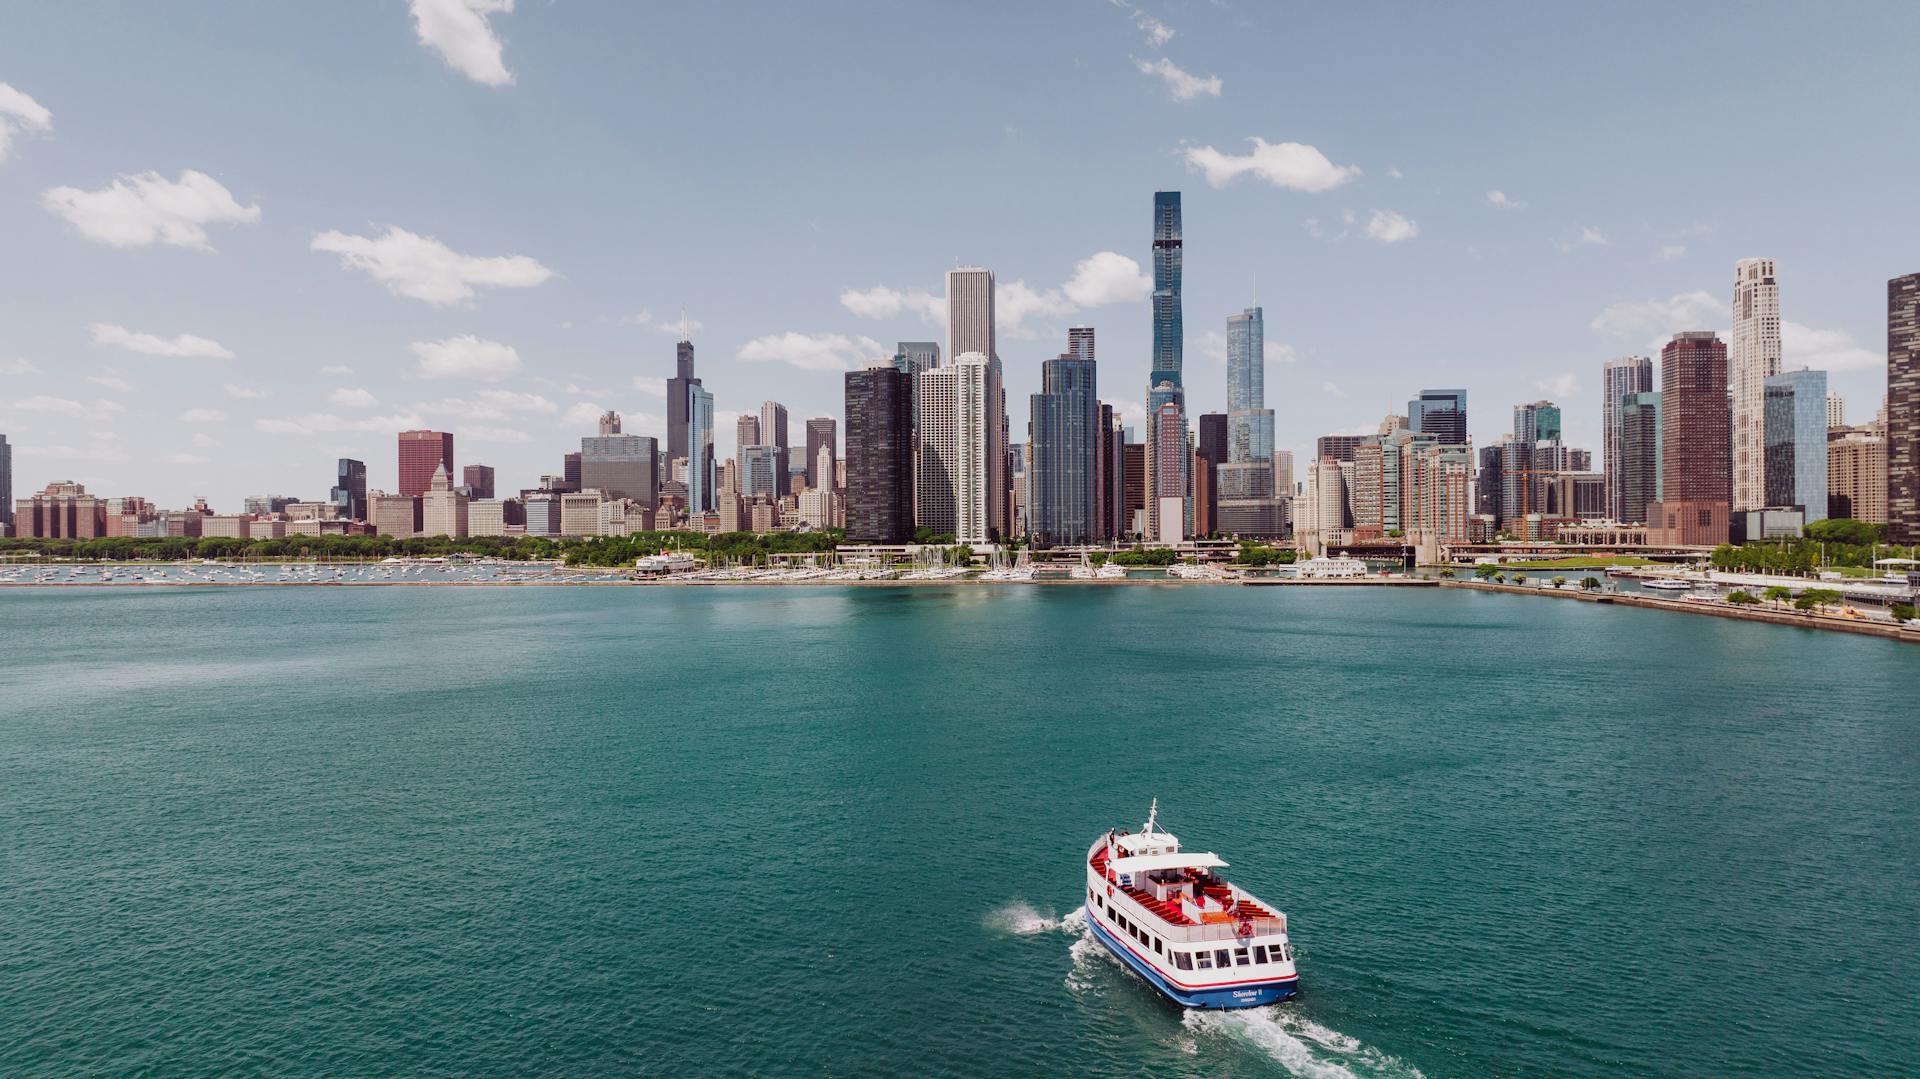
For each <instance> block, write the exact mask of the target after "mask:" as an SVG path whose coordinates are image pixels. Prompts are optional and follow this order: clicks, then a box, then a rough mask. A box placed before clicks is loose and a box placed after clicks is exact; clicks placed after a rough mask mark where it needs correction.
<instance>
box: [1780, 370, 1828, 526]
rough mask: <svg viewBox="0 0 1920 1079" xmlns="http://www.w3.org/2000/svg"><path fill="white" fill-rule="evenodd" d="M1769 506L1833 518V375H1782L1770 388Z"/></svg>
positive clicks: (1814, 518) (1811, 518) (1809, 518)
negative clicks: (1829, 494)
mask: <svg viewBox="0 0 1920 1079" xmlns="http://www.w3.org/2000/svg"><path fill="white" fill-rule="evenodd" d="M1766 423H1767V432H1766V433H1767V442H1766V462H1765V463H1766V474H1767V488H1766V492H1765V494H1766V503H1767V505H1768V506H1799V507H1801V509H1803V510H1804V511H1805V514H1806V515H1805V517H1804V520H1806V521H1820V520H1824V519H1826V516H1827V373H1826V372H1825V371H1782V372H1780V373H1779V374H1777V375H1774V376H1773V377H1772V378H1769V379H1767V384H1766Z"/></svg>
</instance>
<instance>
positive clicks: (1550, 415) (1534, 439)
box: [1500, 401, 1560, 522]
mask: <svg viewBox="0 0 1920 1079" xmlns="http://www.w3.org/2000/svg"><path fill="white" fill-rule="evenodd" d="M1542 442H1546V443H1552V444H1553V445H1554V446H1558V445H1559V444H1560V406H1559V405H1556V404H1554V403H1553V402H1552V401H1534V402H1531V403H1529V404H1524V405H1515V406H1513V439H1512V441H1510V442H1509V443H1508V444H1507V448H1506V450H1505V451H1504V452H1503V454H1502V458H1501V465H1502V480H1503V482H1502V490H1501V496H1500V498H1501V502H1500V519H1501V521H1503V522H1505V521H1508V520H1516V519H1518V518H1521V517H1524V516H1526V515H1527V514H1531V513H1545V512H1546V507H1547V498H1546V491H1547V479H1546V477H1545V476H1529V475H1525V474H1524V471H1531V470H1538V469H1542V468H1543V467H1547V466H1546V465H1544V464H1543V463H1541V462H1539V461H1538V457H1539V455H1538V453H1537V452H1536V448H1537V447H1538V445H1539V444H1540V443H1542Z"/></svg>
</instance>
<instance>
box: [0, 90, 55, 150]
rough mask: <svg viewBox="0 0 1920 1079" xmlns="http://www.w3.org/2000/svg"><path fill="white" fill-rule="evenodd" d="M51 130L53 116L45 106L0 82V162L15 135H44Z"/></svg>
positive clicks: (11, 147)
mask: <svg viewBox="0 0 1920 1079" xmlns="http://www.w3.org/2000/svg"><path fill="white" fill-rule="evenodd" d="M52 130H53V114H52V113H50V112H48V111H47V109H46V106H44V105H42V104H40V103H39V102H38V101H35V100H34V99H32V98H30V97H28V96H27V95H26V93H25V92H23V91H20V90H16V89H14V88H13V87H11V86H9V85H7V84H6V83H4V82H0V161H5V160H6V159H7V155H8V154H9V153H10V152H11V151H12V149H13V137H14V136H15V135H17V134H31V135H44V134H46V133H47V132H49V131H52Z"/></svg>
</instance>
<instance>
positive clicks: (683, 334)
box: [680, 304, 692, 341]
mask: <svg viewBox="0 0 1920 1079" xmlns="http://www.w3.org/2000/svg"><path fill="white" fill-rule="evenodd" d="M680 340H682V341H691V340H692V338H690V337H688V336H687V305H686V304H681V305H680Z"/></svg>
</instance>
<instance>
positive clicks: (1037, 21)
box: [0, 0, 1920, 508]
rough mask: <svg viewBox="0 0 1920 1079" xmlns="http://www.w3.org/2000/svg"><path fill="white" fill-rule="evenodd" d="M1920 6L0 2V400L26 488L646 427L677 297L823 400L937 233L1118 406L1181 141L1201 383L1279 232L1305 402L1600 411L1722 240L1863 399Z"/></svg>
mask: <svg viewBox="0 0 1920 1079" xmlns="http://www.w3.org/2000/svg"><path fill="white" fill-rule="evenodd" d="M1169 35H1170V36H1169ZM1917 35H1920V8H1917V7H1915V6H1913V5H1908V4H1837V5H1822V6H1817V7H1816V6H1814V5H1785V4H1761V3H1744V4H1709V3H1698V4H1686V5H1655V4H1644V5H1636V4H1614V5H1590V6H1586V7H1582V8H1575V7H1572V6H1569V5H1538V4H1513V5H1494V4H1483V5H1475V6H1473V7H1471V8H1468V7H1453V6H1443V5H1422V6H1415V5H1400V6H1389V5H1299V6H1284V7H1282V6H1276V5H1267V4H1252V3H1246V2H1242V0H1233V2H1218V0H1212V2H1208V0H1190V2H1180V3H1145V4H1141V5H1139V6H1135V5H1133V4H1125V5H1120V4H1114V3H1110V2H1108V0H1073V2H1069V0H1061V2H1054V3H1044V4H1033V3H974V4H958V3H955V4H933V3H916V2H908V0H890V2H873V3H822V4H800V5H796V4H720V3H715V4H695V5H664V4H660V5H644V6H643V5H640V4H630V3H617V4H616V3H607V4H601V3H587V2H577V0H555V2H553V3H539V2H529V0H519V2H518V3H508V2H507V0H416V2H415V3H412V4H409V3H407V2H403V0H370V2H351V3H349V2H342V3H332V4H312V5H292V4H240V3H231V4H212V3H190V2H185V0H180V2H174V3H168V4H112V5H108V4H95V3H85V2H66V3H41V4H31V5H28V4H20V5H11V6H9V8H8V9H7V14H6V18H5V32H4V33H0V84H3V85H4V87H5V88H6V89H0V125H4V126H3V127H0V131H4V133H5V142H4V146H5V152H4V156H0V433H5V434H6V435H7V436H8V438H9V440H10V441H11V442H12V443H13V444H14V445H15V447H16V448H15V488H16V491H22V490H25V489H28V488H37V487H38V486H40V485H42V484H44V483H46V482H47V481H49V480H55V479H65V478H73V479H78V480H81V481H82V482H85V483H87V484H88V485H89V487H90V488H92V489H94V490H96V491H99V492H101V493H105V494H115V495H117V494H141V495H145V496H147V497H149V498H153V499H156V500H158V501H160V502H162V503H163V504H167V505H179V504H184V503H186V502H187V501H189V500H190V499H191V498H193V497H195V496H200V495H205V496H207V497H209V498H211V499H212V500H213V501H214V503H215V504H216V506H218V507H221V508H237V503H238V500H239V499H240V498H241V497H242V496H243V495H246V494H251V493H265V492H276V493H287V494H295V495H300V496H303V497H308V498H316V497H321V496H323V495H324V494H325V490H326V488H327V486H328V485H329V483H330V482H331V475H332V462H333V459H334V458H335V457H337V456H342V455H346V456H354V457H360V458H363V459H364V460H366V461H367V462H368V465H369V470H370V481H371V482H372V483H373V484H374V485H376V486H390V485H392V484H393V483H394V482H395V475H394V470H395V465H394V450H393V434H394V432H395V431H396V430H398V429H399V427H400V426H403V425H408V424H413V423H419V424H422V425H427V426H436V427H444V428H446V429H450V430H453V431H454V432H455V434H456V438H457V449H456V453H457V458H458V460H459V462H460V463H462V464H464V463H469V462H474V461H480V462H484V463H489V464H493V465H495V466H496V467H497V468H498V469H499V470H500V478H501V483H502V484H503V486H506V487H514V488H517V487H520V486H526V485H531V484H532V483H533V482H534V481H535V479H536V478H537V476H538V475H539V474H540V473H542V472H550V471H556V470H557V469H558V465H559V459H560V456H561V454H562V453H564V452H566V450H568V449H569V448H577V439H578V437H579V436H580V435H582V434H591V433H592V423H591V420H590V419H589V418H588V417H589V416H590V415H591V414H592V413H593V412H594V411H596V410H597V409H599V408H602V407H611V408H616V409H619V410H620V411H621V412H623V413H625V414H626V415H627V416H628V417H629V430H635V431H638V432H640V433H652V434H659V433H661V421H660V417H662V416H663V415H664V413H665V405H664V401H663V399H662V397H661V396H660V393H661V389H662V387H661V386H660V381H661V380H662V379H663V378H664V377H665V376H667V375H668V374H670V373H671V366H672V357H673V341H674V337H675V332H674V331H675V329H676V328H677V322H678V318H679V313H680V310H681V308H682V307H683V306H684V307H685V308H686V309H687V311H688V316H689V318H690V319H691V320H693V323H694V326H695V330H694V333H693V338H694V341H695V344H696V346H697V348H698V354H699V367H700V374H701V375H702V377H703V379H704V380H705V382H706V384H707V385H708V386H709V387H710V388H712V389H713V391H714V393H715V396H716V405H717V407H718V408H719V409H720V410H722V411H723V412H724V413H726V414H727V415H726V417H725V418H726V419H727V420H728V421H729V422H727V423H725V424H723V428H722V432H721V435H720V447H719V448H720V451H721V452H722V453H723V454H725V453H728V452H730V450H731V443H732V426H731V423H730V419H731V414H732V412H734V411H735V410H742V409H753V408H756V407H757V406H758V405H759V403H760V402H761V401H762V400H765V399H768V398H773V399H777V400H780V401H782V402H784V403H785V404H786V405H787V406H788V408H789V410H790V412H791V414H792V416H793V417H794V418H795V420H796V421H798V420H800V419H803V418H804V417H807V416H814V415H830V416H839V415H840V414H841V411H842V400H841V382H840V378H839V376H838V374H837V373H836V372H837V371H838V370H840V369H844V367H846V366H848V365H856V366H857V365H864V364H865V363H866V362H867V361H869V360H871V359H877V358H878V357H879V356H880V355H881V354H882V353H884V352H886V351H888V350H889V349H890V346H891V344H892V342H894V341H896V340H900V339H916V338H928V337H931V338H935V339H944V330H943V328H941V327H940V326H938V325H935V324H932V323H929V322H928V321H927V320H926V319H925V318H924V317H923V315H922V313H921V312H923V311H925V310H927V309H929V308H930V307H933V306H937V305H930V304H929V303H928V302H927V300H926V296H928V295H932V296H938V294H939V292H940V290H941V287H942V286H941V280H942V277H941V275H942V273H943V271H944V270H946V269H947V268H949V267H951V266H953V265H955V264H956V263H977V264H980V265H985V266H988V267H990V268H992V269H993V270H994V271H995V272H996V274H997V275H998V277H999V280H1000V284H1001V288H1002V298H1001V314H1002V319H1001V334H1000V349H1001V354H1002V359H1003V361H1004V362H1005V365H1006V370H1007V380H1008V395H1009V405H1010V409H1011V412H1012V417H1013V421H1014V425H1015V438H1016V439H1017V438H1020V437H1021V434H1020V432H1021V431H1022V430H1023V428H1024V421H1025V416H1026V395H1027V394H1028V393H1030V392H1032V391H1033V390H1036V389H1037V388H1038V384H1039V365H1040V363H1041V361H1042V360H1044V359H1046V358H1047V357H1049V356H1051V355H1054V354H1056V353H1058V352H1059V351H1060V350H1061V349H1062V348H1063V347H1064V341H1063V336H1064V335H1063V331H1064V328H1065V327H1066V326H1068V325H1070V324H1076V323H1087V324H1091V325H1093V326H1095V327H1097V329H1098V331H1099V349H1100V351H1099V359H1100V382H1101V390H1102V396H1103V397H1104V398H1106V399H1108V400H1112V401H1115V402H1117V403H1120V404H1122V405H1124V406H1126V407H1127V408H1128V409H1129V410H1131V411H1132V412H1134V413H1135V414H1136V415H1137V413H1138V410H1139V407H1140V402H1141V400H1142V398H1143V397H1144V391H1145V387H1144V381H1145V377H1146V371H1147V341H1148V328H1149V315H1148V306H1147V303H1146V301H1145V298H1144V292H1143V291H1142V289H1141V287H1140V277H1139V273H1140V271H1141V269H1143V268H1144V267H1145V266H1146V265H1147V264H1148V255H1149V241H1150V210H1151V203H1152V192H1153V191H1154V190H1155V189H1157V188H1177V189H1179V190H1182V191H1183V192H1184V193H1185V213H1186V293H1185V300H1186V304H1185V314H1186V328H1187V371H1188V378H1187V381H1188V385H1189V387H1190V388H1189V407H1190V409H1191V410H1192V411H1194V412H1200V411H1206V410H1212V409H1219V408H1222V407H1224V403H1225V366H1224V362H1223V359H1222V357H1223V355H1224V345H1223V333H1224V323H1225V319H1226V316H1227V315H1229V314H1231V313H1233V312H1235V311H1237V310H1239V309H1240V308H1241V307H1242V306H1244V305H1246V304H1247V303H1248V302H1249V301H1250V299H1251V296H1252V290H1253V282H1254V279H1255V277H1256V275H1257V277H1258V281H1259V298H1260V302H1261V304H1262V305H1263V306H1264V307H1265V308H1266V316H1267V338H1268V353H1269V360H1270V363H1269V367H1268V370H1267V383H1266V384H1267V396H1268V402H1267V403H1268V404H1269V405H1270V406H1272V407H1273V408H1274V409H1275V410H1276V412H1277V429H1278V432H1279V436H1280V442H1281V444H1282V445H1283V446H1291V447H1293V448H1295V449H1296V450H1301V451H1304V450H1305V449H1306V447H1308V446H1310V445H1311V442H1312V439H1313V438H1314V437H1315V436H1316V435H1320V434H1324V433H1328V432H1333V431H1343V430H1353V429H1358V428H1363V427H1364V428H1368V429H1371V427H1372V426H1373V425H1374V424H1376V423H1377V422H1378V420H1379V418H1380V417H1381V416H1382V415H1384V414H1385V413H1387V412H1388V411H1390V410H1391V411H1400V410H1402V409H1403V408H1404V404H1405V401H1406V399H1407V397H1409V396H1410V395H1411V394H1412V393H1413V392H1414V391H1417V390H1418V389H1420V388H1421V387H1423V386H1456V385H1459V386H1465V387H1467V388H1468V390H1469V392H1470V403H1471V407H1472V421H1473V422H1472V427H1473V433H1474V435H1475V437H1476V440H1479V441H1486V440H1488V439H1490V438H1492V437H1495V436H1497V435H1498V433H1499V432H1500V431H1501V430H1503V429H1505V427H1506V426H1507V424H1508V422H1509V416H1510V410H1511V406H1512V405H1513V404H1515V403H1518V402H1522V401H1531V400H1536V399H1538V398H1541V397H1550V398H1552V399H1554V400H1557V401H1559V402H1560V403H1561V404H1562V405H1563V407H1564V408H1565V409H1566V413H1567V426H1568V429H1569V436H1570V438H1572V439H1573V440H1575V441H1576V442H1578V443H1580V444H1583V445H1588V446H1591V447H1592V448H1594V449H1595V450H1596V451H1597V450H1598V448H1599V442H1600V439H1599V412H1600V402H1599V399H1598V396H1597V393H1596V386H1597V384H1598V382H1599V372H1600V366H1601V364H1602V363H1603V362H1604V361H1605V360H1606V359H1608V358H1610V357H1613V356H1618V355H1624V354H1630V353H1637V354H1647V353H1648V352H1649V350H1650V349H1651V348H1652V347H1653V346H1654V343H1655V342H1656V341H1657V340H1658V339H1660V338H1661V337H1662V336H1663V335H1664V334H1666V333H1669V332H1671V331H1673V330H1676V329H1690V328H1706V329H1722V330H1724V327H1725V325H1726V323H1727V315H1726V303H1727V298H1728V295H1729V293H1730V291H1731V277H1732V266H1733V262H1734V260H1736V259H1738V258H1741V257H1744V256H1749V255H1768V256H1772V257H1774V258H1776V259H1778V260H1779V264H1780V274H1781V294H1782V300H1781V304H1782V313H1783V317H1784V319H1785V320H1786V321H1787V323H1788V324H1789V325H1788V328H1787V332H1786V352H1787V362H1788V365H1789V366H1797V365H1799V364H1809V365H1812V366H1815V367H1822V368H1826V369H1829V370H1830V371H1831V372H1832V375H1831V380H1832V384H1833V386H1834V387H1835V388H1836V389H1838V390H1839V391H1840V392H1842V393H1844V394H1845V395H1846V396H1847V398H1848V405H1849V415H1850V418H1852V419H1854V420H1856V421H1858V420H1865V419H1867V418H1868V417H1870V415H1871V414H1872V412H1873V410H1874V409H1875V408H1877V407H1878V404H1879V400H1880V397H1881V394H1882V393H1883V392H1884V388H1885V386H1884V382H1885V368H1884V343H1885V338H1884V317H1885V316H1884V303H1885V281H1886V279H1887V278H1889V277H1892V276H1895V275H1897V274H1901V273H1907V272H1912V271H1914V270H1916V269H1920V242H1917V241H1920V198H1916V197H1915V183H1916V177H1920V142H1916V140H1915V139H1914V138H1913V137H1912V133H1913V127H1914V120H1913V116H1914V112H1915V106H1914V101H1913V94H1912V90H1911V81H1912V80H1911V73H1912V55H1911V48H1912V42H1913V41H1914V40H1916V36H1917ZM1252 140H1261V141H1260V142H1255V141H1252ZM1263 144H1264V148H1262V146H1263ZM1494 192H1498V193H1499V194H1498V195H1494V194H1492V193H1494ZM1127 260H1132V262H1131V264H1129V263H1128V261H1127Z"/></svg>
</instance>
